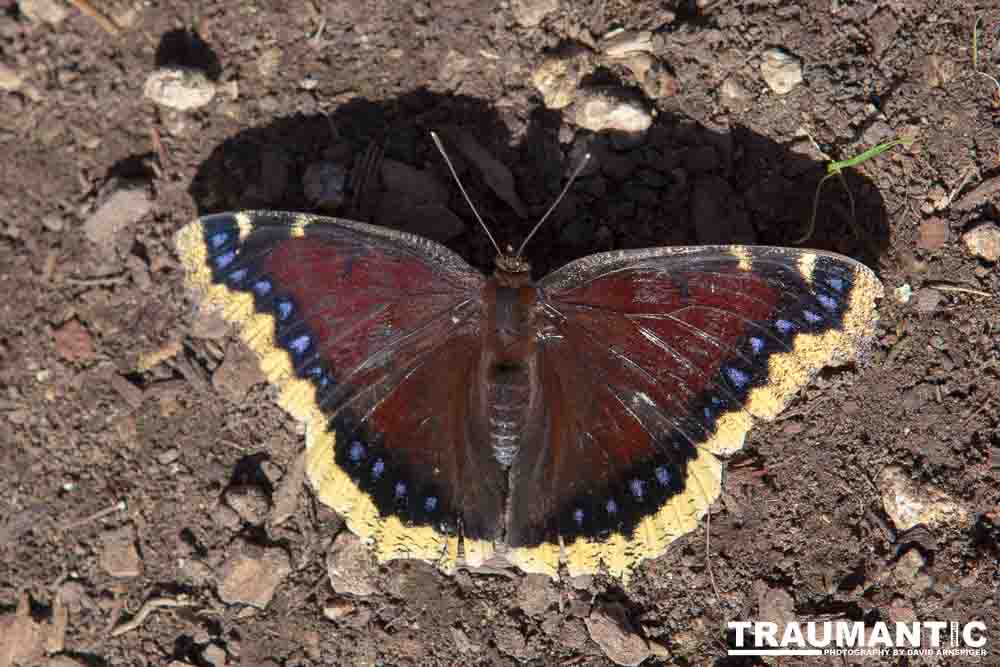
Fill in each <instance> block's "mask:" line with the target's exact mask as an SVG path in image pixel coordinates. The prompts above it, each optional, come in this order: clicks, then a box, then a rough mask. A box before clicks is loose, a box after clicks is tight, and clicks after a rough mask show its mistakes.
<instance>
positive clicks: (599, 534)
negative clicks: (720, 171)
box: [510, 246, 882, 578]
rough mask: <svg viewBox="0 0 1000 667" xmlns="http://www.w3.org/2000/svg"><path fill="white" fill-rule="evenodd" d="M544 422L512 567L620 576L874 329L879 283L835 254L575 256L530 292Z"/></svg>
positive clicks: (704, 505)
mask: <svg viewBox="0 0 1000 667" xmlns="http://www.w3.org/2000/svg"><path fill="white" fill-rule="evenodd" d="M539 288H540V295H541V296H540V307H541V311H542V315H543V323H542V324H541V325H540V328H539V337H540V339H541V346H540V353H539V354H540V361H539V365H540V371H539V376H540V382H541V387H542V392H543V394H544V396H545V405H546V408H547V412H546V415H545V418H544V422H545V428H544V429H539V435H538V436H537V437H536V442H535V443H534V444H533V446H525V447H523V448H522V452H523V454H522V458H521V459H520V460H519V461H518V462H517V463H516V465H515V469H514V471H513V472H514V475H513V479H514V480H515V482H514V485H513V490H512V498H511V518H510V525H511V542H512V545H513V546H514V547H515V549H514V552H513V553H514V556H515V560H517V561H518V562H519V563H520V564H522V566H526V567H527V568H528V569H532V570H537V571H544V572H549V573H551V572H552V571H553V570H554V567H555V564H556V563H557V560H558V558H557V556H558V553H559V549H558V548H557V547H556V546H555V545H557V544H560V543H561V544H562V547H563V549H564V553H563V556H564V557H565V559H566V561H567V564H568V567H569V571H570V573H571V574H580V573H586V572H593V571H595V570H597V569H598V568H599V567H601V566H603V567H604V568H606V569H607V570H609V571H610V572H611V573H613V574H615V575H616V576H620V577H624V578H627V577H628V576H629V574H630V572H631V571H632V570H633V569H634V568H635V566H636V565H637V564H638V563H639V562H641V561H642V560H643V559H645V558H650V557H654V556H656V555H658V554H660V553H662V552H663V551H664V549H665V548H666V546H667V545H668V544H669V543H670V542H671V541H672V540H674V539H676V538H677V537H679V536H681V535H683V534H685V533H687V532H689V531H691V530H693V529H694V528H695V527H696V526H697V524H698V520H699V519H700V518H701V517H702V516H703V515H704V514H705V512H706V511H707V509H708V507H709V506H710V505H711V503H712V502H713V501H714V500H715V498H716V497H717V496H718V495H719V493H720V488H721V478H722V469H721V463H720V461H719V460H718V458H717V456H718V455H724V454H729V453H732V452H734V451H736V450H737V449H739V448H740V447H741V446H742V443H743V439H744V436H745V434H746V432H747V430H748V429H749V428H750V426H751V424H752V423H753V422H754V420H756V419H765V420H766V419H773V418H774V417H775V416H776V415H777V414H778V413H779V412H780V411H781V410H782V409H783V408H784V407H785V405H786V404H787V403H788V402H789V401H790V400H791V398H792V397H793V396H794V395H795V393H796V392H797V390H798V389H799V388H800V387H802V386H803V385H804V384H805V383H807V382H808V381H809V379H810V377H811V376H812V375H813V374H814V373H815V372H816V371H817V370H819V369H820V368H822V367H823V366H826V365H830V364H833V363H839V362H844V361H848V360H850V359H852V358H854V356H855V355H856V354H857V353H858V351H859V350H860V349H862V348H864V347H865V346H866V345H867V344H868V342H869V341H870V338H871V336H872V334H873V331H874V322H875V299H876V298H878V297H879V296H880V295H881V290H882V287H881V284H880V283H879V282H878V280H877V279H876V278H875V277H874V275H873V274H872V273H871V271H870V270H868V269H867V268H865V267H864V266H862V265H860V264H858V263H857V262H854V261H853V260H850V259H847V258H845V257H841V256H838V255H833V254H827V253H820V252H812V251H798V250H791V249H783V248H765V247H727V246H707V247H706V246H703V247H692V248H661V249H652V250H637V251H623V252H614V253H605V254H602V255H594V256H591V257H587V258H584V259H581V260H578V261H576V262H573V263H572V264H569V265H567V266H566V267H564V268H562V269H560V270H559V271H557V272H555V273H553V274H551V275H550V276H548V277H546V278H545V279H544V280H543V281H542V282H541V283H540V285H539Z"/></svg>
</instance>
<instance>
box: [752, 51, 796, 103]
mask: <svg viewBox="0 0 1000 667" xmlns="http://www.w3.org/2000/svg"><path fill="white" fill-rule="evenodd" d="M760 73H761V76H763V77H764V82H765V83H767V85H768V87H769V88H770V89H771V90H773V91H774V92H775V93H777V94H778V95H786V94H788V93H789V92H791V91H792V89H793V88H795V86H797V85H799V84H800V83H802V61H801V60H799V59H798V58H796V57H795V56H793V55H791V54H790V53H787V52H785V51H782V50H781V49H768V50H767V51H765V52H764V60H763V62H761V64H760Z"/></svg>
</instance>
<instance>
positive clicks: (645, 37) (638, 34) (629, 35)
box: [601, 30, 653, 58]
mask: <svg viewBox="0 0 1000 667" xmlns="http://www.w3.org/2000/svg"><path fill="white" fill-rule="evenodd" d="M601 50H602V51H604V55H606V56H608V57H609V58H623V57H625V56H627V55H628V54H630V53H636V52H641V53H652V51H653V33H652V32H650V31H649V30H619V31H618V32H614V33H610V34H608V35H605V36H604V37H603V38H602V39H601Z"/></svg>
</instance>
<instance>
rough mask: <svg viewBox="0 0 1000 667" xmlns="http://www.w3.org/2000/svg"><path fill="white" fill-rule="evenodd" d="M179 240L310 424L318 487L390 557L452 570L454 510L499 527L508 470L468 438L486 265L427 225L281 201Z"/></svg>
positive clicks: (290, 404)
mask: <svg viewBox="0 0 1000 667" xmlns="http://www.w3.org/2000/svg"><path fill="white" fill-rule="evenodd" d="M176 243H177V248H178V252H179V254H180V256H181V259H182V261H183V263H184V266H185V269H186V270H187V282H188V284H189V285H191V286H192V287H193V288H195V290H196V291H197V292H199V293H200V294H201V297H202V299H203V303H204V304H205V305H207V306H209V307H215V308H217V309H218V310H220V311H221V312H222V314H223V315H224V317H225V318H226V319H227V320H229V321H230V322H233V323H234V324H236V325H237V327H238V330H239V333H240V336H241V338H242V339H243V340H244V341H245V342H246V343H247V344H248V345H249V347H250V348H251V349H252V350H253V351H254V353H255V354H256V355H257V357H258V359H259V362H260V365H261V368H262V369H263V371H264V372H265V374H266V375H267V378H268V380H269V381H270V382H272V383H274V384H275V385H276V386H277V387H278V388H279V390H280V397H279V403H280V405H282V407H284V408H285V409H287V410H288V411H289V412H290V413H291V414H293V415H294V416H295V417H296V418H298V419H300V420H302V421H304V422H306V424H307V448H308V452H307V472H308V476H309V479H310V480H311V483H312V485H313V487H314V488H315V490H316V492H317V495H318V496H319V497H320V499H321V500H322V501H323V502H324V503H326V504H328V505H330V506H331V507H333V508H334V509H335V510H337V512H338V513H340V514H341V515H342V516H343V517H344V519H345V521H346V522H347V523H348V525H349V527H350V528H351V530H352V531H353V532H355V533H357V534H358V535H360V536H362V537H366V538H372V539H373V540H374V541H375V543H376V545H377V552H378V555H379V556H380V557H381V558H382V559H383V560H385V559H389V558H395V557H414V558H424V559H426V560H439V561H441V562H442V564H443V565H444V566H446V567H447V566H450V565H452V564H453V563H454V559H455V556H456V551H457V543H458V538H457V536H456V527H457V525H458V524H459V522H463V521H464V522H468V523H473V524H475V525H478V526H486V527H492V526H495V525H496V523H497V522H498V521H499V520H500V514H501V510H502V506H503V505H502V497H500V496H499V494H500V493H502V489H503V482H502V480H501V479H500V476H501V474H502V473H501V472H500V471H499V468H498V467H497V466H496V465H495V464H492V465H491V463H490V462H489V460H488V459H485V460H484V459H483V458H482V457H480V456H478V453H477V452H475V451H468V450H467V448H466V436H467V433H466V428H465V422H466V420H467V419H468V415H467V412H468V409H469V406H468V402H469V390H468V380H469V378H470V377H472V376H473V375H474V369H475V367H476V362H477V360H478V356H479V346H480V343H479V326H480V318H481V311H482V308H481V306H482V304H481V289H482V286H483V282H484V280H485V279H484V278H483V276H482V275H481V274H480V273H478V272H477V271H475V270H474V269H472V268H471V267H469V266H468V265H467V264H466V263H465V262H463V261H462V260H461V259H460V258H459V257H458V256H456V255H454V254H453V253H452V252H451V251H449V250H447V249H446V248H444V247H443V246H440V245H438V244H436V243H433V242H431V241H428V240H426V239H422V238H420V237H416V236H413V235H409V234H402V233H399V232H393V231H390V230H386V229H384V228H380V227H374V226H370V225H365V224H361V223H354V222H349V221H344V220H337V219H332V218H321V217H315V216H307V215H297V214H287V213H277V212H241V213H235V214H228V213H226V214H219V215H213V216H208V217H205V218H202V219H200V220H198V221H196V222H194V223H192V224H190V225H188V226H187V227H185V228H184V229H182V230H181V231H180V232H178V234H177V237H176ZM472 479H474V480H475V481H476V484H475V485H473V486H470V485H469V484H468V483H467V482H468V480H472ZM463 512H466V513H469V512H475V513H476V514H474V515H469V516H463Z"/></svg>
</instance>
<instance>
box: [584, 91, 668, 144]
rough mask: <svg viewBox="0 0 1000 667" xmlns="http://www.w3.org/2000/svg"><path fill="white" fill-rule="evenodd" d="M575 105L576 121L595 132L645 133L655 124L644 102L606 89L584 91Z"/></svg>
mask: <svg viewBox="0 0 1000 667" xmlns="http://www.w3.org/2000/svg"><path fill="white" fill-rule="evenodd" d="M575 107H576V108H575V115H574V121H575V122H576V124H577V125H579V126H580V127H582V128H585V129H587V130H591V131H592V132H600V131H602V130H615V131H618V132H624V133H627V134H642V133H643V132H645V131H646V130H648V129H649V126H650V125H652V124H653V116H652V115H651V114H650V113H649V110H648V109H646V107H645V106H644V105H643V104H642V103H640V102H638V101H637V100H633V99H627V98H624V97H619V96H616V95H614V94H611V93H609V92H607V91H600V90H581V91H580V94H579V96H578V99H577V101H576V105H575Z"/></svg>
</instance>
